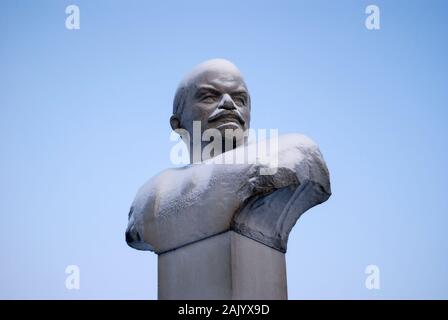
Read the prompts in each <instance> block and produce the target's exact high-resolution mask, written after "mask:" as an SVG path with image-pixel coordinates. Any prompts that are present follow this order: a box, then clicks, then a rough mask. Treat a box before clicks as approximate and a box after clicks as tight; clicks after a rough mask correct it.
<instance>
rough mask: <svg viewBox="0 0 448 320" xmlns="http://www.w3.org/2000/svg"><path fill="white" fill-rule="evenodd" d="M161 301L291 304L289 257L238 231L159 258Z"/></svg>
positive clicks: (161, 255) (220, 235)
mask: <svg viewBox="0 0 448 320" xmlns="http://www.w3.org/2000/svg"><path fill="white" fill-rule="evenodd" d="M260 261H263V262H262V263H260ZM158 298H159V299H176V300H177V299H226V300H228V299H287V288H286V264H285V255H284V254H283V253H281V252H279V251H277V250H274V249H272V248H270V247H267V246H265V245H263V244H261V243H259V242H256V241H254V240H251V239H249V238H247V237H245V236H242V235H239V234H237V233H235V232H233V231H228V232H225V233H221V234H218V235H215V236H213V237H210V238H207V239H203V240H201V241H198V242H195V243H192V244H189V245H186V246H183V247H180V248H178V249H176V250H173V251H169V252H166V253H163V254H160V255H159V260H158Z"/></svg>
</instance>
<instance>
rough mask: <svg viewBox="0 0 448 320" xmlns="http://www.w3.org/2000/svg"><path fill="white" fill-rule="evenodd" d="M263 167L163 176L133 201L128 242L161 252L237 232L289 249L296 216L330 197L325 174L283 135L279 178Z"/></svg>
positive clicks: (313, 157)
mask: <svg viewBox="0 0 448 320" xmlns="http://www.w3.org/2000/svg"><path fill="white" fill-rule="evenodd" d="M238 151H239V149H236V150H235V151H231V152H238ZM222 156H224V155H222ZM261 167H262V166H261V165H257V164H246V165H226V164H224V165H220V164H207V163H202V164H195V165H191V166H187V167H184V168H180V169H169V170H166V171H164V172H162V173H161V174H160V175H158V176H156V177H155V178H153V179H151V180H149V181H148V182H147V183H146V184H145V185H144V186H143V187H142V188H141V189H140V191H139V192H138V194H137V196H136V198H135V201H134V203H133V204H132V209H131V211H132V212H131V215H130V220H129V227H128V231H127V241H128V244H129V245H130V246H132V247H134V248H136V249H142V250H152V251H155V252H156V253H161V252H164V251H167V250H172V249H175V248H177V247H179V246H182V245H186V244H188V243H191V242H195V241H198V240H201V239H204V238H206V237H210V236H212V235H215V234H218V233H221V232H224V231H227V230H230V229H231V228H232V229H233V230H235V231H237V232H239V233H241V234H243V235H245V236H248V237H250V238H253V239H254V240H257V241H260V242H262V243H264V244H266V245H268V246H270V247H273V248H275V249H277V250H280V251H283V252H285V251H286V242H287V239H288V234H289V232H290V231H291V229H292V227H293V226H294V224H295V222H296V221H297V219H298V218H299V216H300V215H301V214H302V213H303V212H305V211H306V210H307V209H309V208H311V207H312V206H314V205H316V204H318V203H321V202H323V201H325V200H326V199H327V198H328V197H329V195H330V184H329V176H328V170H327V168H326V166H325V162H324V161H323V159H322V156H321V154H320V152H319V150H318V148H317V146H316V145H315V144H314V143H313V142H312V141H311V140H310V139H308V138H307V137H305V136H303V135H299V134H290V135H285V136H280V137H279V158H278V169H277V172H276V173H275V174H273V175H260V172H259V169H260V168H261Z"/></svg>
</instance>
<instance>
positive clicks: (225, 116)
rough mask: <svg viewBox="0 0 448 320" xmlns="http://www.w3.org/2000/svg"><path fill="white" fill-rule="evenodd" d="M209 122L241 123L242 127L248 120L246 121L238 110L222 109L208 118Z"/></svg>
mask: <svg viewBox="0 0 448 320" xmlns="http://www.w3.org/2000/svg"><path fill="white" fill-rule="evenodd" d="M208 122H209V123H212V122H215V123H216V122H219V123H221V124H225V123H229V122H232V123H235V122H236V123H237V124H239V125H241V127H244V124H245V123H246V121H244V119H243V117H242V116H241V115H239V114H238V113H236V112H231V111H222V112H220V113H217V114H215V115H212V116H211V117H210V118H209V119H208Z"/></svg>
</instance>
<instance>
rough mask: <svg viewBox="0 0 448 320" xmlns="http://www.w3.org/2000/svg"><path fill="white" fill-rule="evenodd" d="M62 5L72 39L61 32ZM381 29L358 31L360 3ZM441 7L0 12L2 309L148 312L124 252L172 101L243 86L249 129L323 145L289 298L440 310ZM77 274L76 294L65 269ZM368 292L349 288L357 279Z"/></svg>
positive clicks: (444, 293) (127, 6) (259, 4)
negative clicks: (85, 303) (226, 77)
mask: <svg viewBox="0 0 448 320" xmlns="http://www.w3.org/2000/svg"><path fill="white" fill-rule="evenodd" d="M70 4H76V5H78V6H79V8H80V11H81V29H80V30H71V31H70V30H67V29H66V28H65V18H66V14H65V8H66V6H68V5H70ZM369 4H375V5H377V6H378V7H379V8H380V10H381V11H380V14H381V15H380V17H381V29H380V30H374V31H371V30H367V29H366V28H365V26H364V20H365V18H366V14H365V13H364V10H365V8H366V6H367V5H369ZM447 12H448V4H447V3H446V2H445V1H417V0H414V1H404V0H403V1H399V0H397V1H376V0H375V1H361V0H360V1H355V0H345V1H281V0H280V1H279V0H277V1H233V0H229V1H225V2H211V1H196V0H193V1H188V2H187V1H182V2H181V1H157V2H156V1H105V0H97V1H80V0H78V1H65V0H64V1H56V0H53V1H49V0H48V1H31V0H29V1H12V0H10V1H2V3H1V5H0V88H1V91H0V152H1V157H0V194H1V198H0V199H1V201H0V259H1V266H0V271H1V272H0V298H25V299H33V298H37V299H46V298H57V299H79V298H83V299H99V298H111V299H130V298H135V299H155V298H156V297H157V292H156V291H157V258H156V256H155V255H154V254H152V253H148V252H139V251H136V250H133V249H131V248H129V247H128V246H127V245H126V243H125V241H124V231H125V228H126V225H127V213H128V209H129V206H130V204H131V202H132V200H133V197H134V195H135V193H136V191H137V189H138V187H139V186H140V185H141V184H142V183H143V182H145V181H146V180H147V179H148V178H150V177H151V176H153V175H155V174H157V173H158V172H159V171H161V170H163V169H165V168H167V167H170V166H171V164H170V161H169V150H170V147H171V146H172V145H173V142H170V140H169V134H170V127H169V122H168V119H169V116H170V113H171V110H172V109H171V108H172V99H173V95H174V91H175V89H176V86H177V84H178V82H179V80H180V79H181V78H182V76H183V75H184V74H185V73H186V72H187V71H188V70H190V69H191V68H192V67H193V66H194V65H196V64H198V63H200V62H202V61H203V60H206V59H210V58H217V57H220V58H226V59H229V60H231V61H233V62H234V63H235V64H236V65H237V66H238V67H239V68H240V69H241V71H242V72H243V74H244V75H245V78H246V82H247V84H248V87H249V90H250V92H251V96H252V123H251V124H252V127H253V128H255V129H256V128H278V129H279V133H289V132H300V133H304V134H306V135H308V136H310V137H311V138H312V139H313V140H315V141H316V142H317V143H318V144H319V145H320V148H321V151H322V153H323V154H324V157H325V159H326V161H327V164H328V167H329V169H330V172H331V179H332V190H333V195H332V197H331V198H330V200H329V201H327V202H326V203H325V204H323V205H320V206H318V207H315V208H313V209H311V210H310V211H308V212H307V213H305V214H304V215H303V216H302V217H301V218H300V220H299V221H298V223H297V225H296V226H295V228H294V229H293V232H292V233H291V235H290V241H289V244H288V252H287V255H286V259H287V272H288V273H287V276H288V293H289V298H291V299H309V298H324V299H331V298H349V299H351V298H355V299H378V298H383V299H390V298H422V299H428V298H436V299H437V298H445V299H447V298H448V274H447V271H448V257H447V252H448V239H447V234H446V228H447V226H448V217H447V213H448V197H447V196H446V189H445V181H446V180H447V178H448V174H447V169H446V164H447V163H448V155H447V149H448V148H447V146H448V142H447V134H448V132H447V131H448V129H447V126H446V119H447V115H448V112H447V99H448V90H447V71H448V68H447V67H448V63H447V59H446V57H447V56H448V52H447V51H448V45H447V41H446V36H447V34H448V23H447V21H446V14H447ZM73 264H74V265H78V266H79V267H80V271H81V288H80V290H67V289H66V287H65V279H66V276H67V275H66V274H65V268H66V266H67V265H73ZM370 264H374V265H377V266H378V267H379V268H380V280H381V289H380V290H367V289H366V287H365V279H366V274H365V273H364V270H365V268H366V266H367V265H370Z"/></svg>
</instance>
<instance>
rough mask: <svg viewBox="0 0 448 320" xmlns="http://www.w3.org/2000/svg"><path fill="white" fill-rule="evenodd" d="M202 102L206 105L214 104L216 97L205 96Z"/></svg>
mask: <svg viewBox="0 0 448 320" xmlns="http://www.w3.org/2000/svg"><path fill="white" fill-rule="evenodd" d="M201 102H204V103H213V102H216V96H213V95H206V96H203V97H202V98H201Z"/></svg>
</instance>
